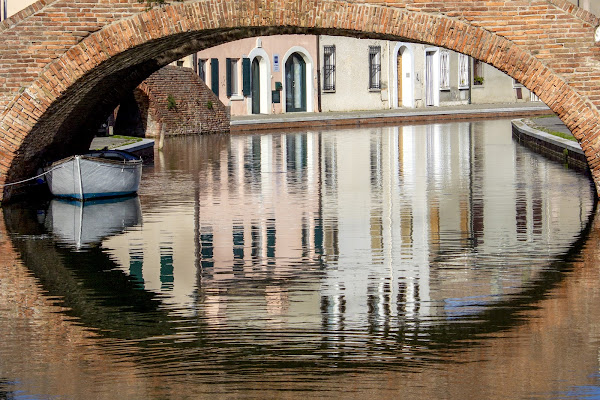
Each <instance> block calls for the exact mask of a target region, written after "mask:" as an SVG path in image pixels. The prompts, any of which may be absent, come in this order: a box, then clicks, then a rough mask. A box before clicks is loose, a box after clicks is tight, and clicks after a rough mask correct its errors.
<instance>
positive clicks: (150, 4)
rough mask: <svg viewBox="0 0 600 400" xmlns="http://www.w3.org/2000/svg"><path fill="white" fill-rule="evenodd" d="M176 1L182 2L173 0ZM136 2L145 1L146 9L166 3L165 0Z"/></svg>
mask: <svg viewBox="0 0 600 400" xmlns="http://www.w3.org/2000/svg"><path fill="white" fill-rule="evenodd" d="M175 1H177V2H182V1H183V0H175ZM138 3H146V6H147V7H148V9H150V8H152V7H154V6H155V5H156V6H163V5H165V4H167V3H168V1H167V0H138Z"/></svg>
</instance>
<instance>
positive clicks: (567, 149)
mask: <svg viewBox="0 0 600 400" xmlns="http://www.w3.org/2000/svg"><path fill="white" fill-rule="evenodd" d="M512 131H513V136H514V137H515V139H517V140H518V141H519V143H521V144H522V145H524V146H526V147H528V148H530V149H532V150H534V151H536V152H538V153H540V154H543V155H545V156H546V157H548V158H551V159H553V160H556V161H560V162H563V163H565V164H566V165H568V166H569V168H573V169H576V170H579V171H582V172H586V173H587V172H589V167H588V163H587V160H586V157H585V154H584V153H583V151H582V150H581V146H579V143H577V141H574V140H570V139H568V137H569V136H570V137H572V135H571V133H570V132H569V130H568V129H567V127H566V126H565V125H564V124H563V123H562V122H560V120H559V119H558V117H550V118H535V119H515V120H513V121H512ZM549 132H557V133H558V134H560V136H557V134H552V133H549ZM561 136H562V137H561Z"/></svg>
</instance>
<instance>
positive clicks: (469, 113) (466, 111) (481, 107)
mask: <svg viewBox="0 0 600 400" xmlns="http://www.w3.org/2000/svg"><path fill="white" fill-rule="evenodd" d="M552 114H553V113H552V111H551V110H550V109H549V108H548V107H547V106H546V105H545V104H544V103H541V102H524V103H510V104H505V103H501V104H468V105H459V106H444V107H426V108H417V109H415V108H397V109H391V110H374V111H373V110H370V111H348V112H321V113H319V112H299V113H285V114H253V115H241V116H240V115H237V116H232V117H231V129H232V131H234V132H235V131H244V130H258V129H273V128H285V127H305V126H310V127H315V126H335V125H349V124H359V123H386V122H398V121H402V122H410V121H414V122H421V121H429V120H448V119H467V118H498V117H515V118H517V117H527V118H530V119H532V121H534V123H535V124H537V125H538V126H542V127H546V128H548V129H551V130H555V131H560V132H565V133H570V132H569V130H568V129H567V127H566V126H564V124H563V123H562V122H561V121H560V119H559V118H558V117H556V116H550V117H545V118H534V117H535V116H540V115H552ZM129 142H130V140H128V139H124V138H115V137H113V136H106V137H96V138H95V139H94V141H93V142H92V145H91V146H90V148H91V149H100V148H104V147H108V148H110V149H113V148H117V147H120V146H124V145H125V146H126V147H127V145H128V143H129Z"/></svg>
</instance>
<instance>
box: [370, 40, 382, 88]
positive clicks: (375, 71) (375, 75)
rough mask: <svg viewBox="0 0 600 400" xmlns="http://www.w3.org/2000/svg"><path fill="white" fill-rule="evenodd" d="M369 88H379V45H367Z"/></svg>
mask: <svg viewBox="0 0 600 400" xmlns="http://www.w3.org/2000/svg"><path fill="white" fill-rule="evenodd" d="M369 89H381V46H369Z"/></svg>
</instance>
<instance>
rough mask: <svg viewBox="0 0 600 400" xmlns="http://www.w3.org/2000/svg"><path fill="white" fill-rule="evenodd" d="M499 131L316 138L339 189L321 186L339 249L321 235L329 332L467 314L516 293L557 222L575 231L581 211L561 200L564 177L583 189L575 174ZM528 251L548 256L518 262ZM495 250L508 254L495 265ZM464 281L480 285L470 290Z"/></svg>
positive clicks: (416, 129) (403, 130)
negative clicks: (558, 171)
mask: <svg viewBox="0 0 600 400" xmlns="http://www.w3.org/2000/svg"><path fill="white" fill-rule="evenodd" d="M482 126H485V127H486V129H485V131H483V130H482V131H479V130H478V129H480V127H482ZM502 126H504V125H503V122H502V121H500V122H486V123H485V124H474V125H471V124H469V123H460V124H452V125H450V124H447V125H428V126H410V127H398V128H388V129H373V130H372V132H371V133H370V135H362V136H360V137H353V139H352V141H348V140H345V139H346V138H348V137H349V135H351V134H352V133H351V132H336V133H330V134H327V135H324V136H323V144H322V153H323V155H324V162H325V163H329V161H330V160H332V162H331V165H327V166H326V167H324V168H323V170H324V171H326V176H325V177H324V179H323V182H324V183H325V184H327V182H329V180H334V181H335V185H336V186H335V189H334V190H329V188H328V187H327V186H325V187H324V188H323V191H322V193H323V200H322V203H323V220H324V230H325V232H328V229H329V228H330V227H329V224H328V221H338V224H337V230H336V232H335V247H336V248H339V251H332V250H333V247H334V246H333V245H332V244H333V243H334V241H333V240H331V236H328V235H326V236H325V238H326V240H325V243H324V245H325V254H326V264H327V269H326V271H327V274H326V277H325V278H324V279H323V290H322V296H323V298H322V304H323V307H324V308H326V309H327V313H326V315H327V318H329V319H330V321H326V323H331V324H332V325H333V327H334V329H337V328H338V327H339V325H340V321H343V324H344V325H345V326H349V325H352V324H359V325H362V324H364V321H368V324H369V326H371V327H372V328H374V327H377V326H380V327H381V328H382V329H385V328H386V326H387V327H389V326H388V325H389V324H394V322H393V321H394V320H393V317H396V318H398V321H403V322H409V321H410V320H413V319H414V320H418V319H422V318H436V317H437V318H439V317H443V318H448V317H451V316H452V315H453V314H455V313H464V312H469V311H473V310H474V309H476V308H475V307H477V306H478V305H481V304H482V303H486V302H489V301H490V300H493V299H494V296H495V295H500V294H508V293H510V290H511V289H510V288H513V290H518V288H519V287H521V286H522V282H523V281H526V280H527V279H529V278H531V276H532V274H533V272H534V271H536V270H538V269H539V268H540V267H541V266H543V265H545V264H547V263H548V262H549V260H551V259H552V257H553V255H552V254H549V253H548V250H547V247H548V243H550V244H551V245H554V246H556V245H557V244H558V243H559V242H558V241H559V240H560V239H559V238H560V237H561V234H560V232H559V231H558V230H559V229H560V227H558V226H557V225H561V223H566V225H565V228H566V229H568V230H570V231H571V232H577V231H578V230H579V229H580V228H581V227H583V225H584V221H583V220H582V217H581V215H584V209H585V207H586V206H583V205H581V204H578V205H575V206H574V207H569V206H566V202H568V201H570V200H569V199H572V198H573V197H572V196H571V194H569V193H566V192H564V190H563V188H564V187H568V186H569V185H570V183H569V181H571V182H573V183H574V182H578V183H577V184H576V185H577V186H576V187H578V188H580V189H579V190H581V191H584V190H585V186H584V185H582V184H581V181H579V180H578V179H573V176H569V175H568V174H556V173H552V170H553V169H554V168H557V169H558V168H560V166H555V165H553V164H546V163H541V162H539V158H538V157H537V156H534V155H532V154H530V153H529V152H527V151H523V149H519V148H516V149H515V147H514V144H513V143H512V140H511V137H510V135H505V134H502V131H503V128H502ZM355 136H357V135H355ZM517 166H518V167H519V168H517ZM517 171H526V172H527V173H526V174H523V175H517ZM332 177H333V178H332ZM582 179H584V178H582ZM579 197H581V198H585V196H584V195H583V194H582V193H580V194H579ZM575 198H577V196H575ZM587 206H589V205H587ZM559 210H560V211H559ZM567 221H575V225H576V228H575V229H574V228H573V227H572V225H570V224H569V223H568V222H567ZM579 223H580V225H579ZM567 226H569V227H568V228H567ZM562 237H563V238H564V233H563V236H562ZM569 244H570V243H564V244H563V246H564V248H565V249H566V247H567V246H568V245H569ZM536 248H537V249H540V250H542V249H544V252H545V254H544V253H541V254H540V259H539V264H538V265H531V261H528V262H527V263H522V262H519V260H522V259H523V258H522V257H521V256H522V255H523V254H530V253H531V252H532V249H534V250H533V251H535V249H536ZM500 254H501V255H503V259H504V260H505V261H503V262H499V261H497V260H498V259H499V257H498V255H500ZM490 259H494V260H495V261H489V260H490ZM467 281H468V282H470V284H469V287H470V288H473V287H478V289H477V290H476V291H471V292H469V293H466V292H465V285H464V283H465V282H467ZM473 282H476V283H475V284H473ZM341 314H343V315H341Z"/></svg>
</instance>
